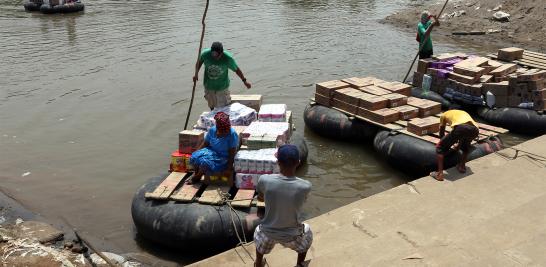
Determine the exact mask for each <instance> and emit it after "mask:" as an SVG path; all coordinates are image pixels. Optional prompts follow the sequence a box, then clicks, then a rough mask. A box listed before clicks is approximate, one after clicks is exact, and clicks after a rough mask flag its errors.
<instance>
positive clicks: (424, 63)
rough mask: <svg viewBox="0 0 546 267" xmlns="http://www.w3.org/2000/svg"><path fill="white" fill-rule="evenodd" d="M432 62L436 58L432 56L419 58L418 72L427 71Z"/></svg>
mask: <svg viewBox="0 0 546 267" xmlns="http://www.w3.org/2000/svg"><path fill="white" fill-rule="evenodd" d="M432 62H434V60H433V59H430V58H426V59H419V61H418V62H417V72H420V73H426V72H427V69H428V68H430V63H432Z"/></svg>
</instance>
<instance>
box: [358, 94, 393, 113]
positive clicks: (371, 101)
mask: <svg viewBox="0 0 546 267" xmlns="http://www.w3.org/2000/svg"><path fill="white" fill-rule="evenodd" d="M387 104H388V100H387V99H385V98H383V97H381V96H376V95H370V94H365V93H363V94H362V97H361V98H360V103H359V107H361V108H364V109H367V110H378V109H382V108H386V107H387Z"/></svg>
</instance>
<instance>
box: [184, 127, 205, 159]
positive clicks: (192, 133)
mask: <svg viewBox="0 0 546 267" xmlns="http://www.w3.org/2000/svg"><path fill="white" fill-rule="evenodd" d="M204 139H205V132H204V131H202V130H184V131H182V132H180V133H178V150H179V151H180V152H181V153H185V154H191V153H193V152H194V151H195V150H197V148H198V147H199V146H200V145H201V143H202V142H203V140H204Z"/></svg>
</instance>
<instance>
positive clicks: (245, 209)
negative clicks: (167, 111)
mask: <svg viewBox="0 0 546 267" xmlns="http://www.w3.org/2000/svg"><path fill="white" fill-rule="evenodd" d="M231 99H232V101H233V102H234V103H232V104H231V105H229V106H226V107H222V108H216V109H214V110H212V111H207V112H203V113H202V114H201V115H200V116H199V120H198V121H197V124H196V125H195V126H194V127H193V129H191V130H184V131H181V132H180V133H179V147H178V149H177V150H176V151H174V152H173V153H172V154H171V163H170V173H168V174H165V175H161V176H158V177H155V178H152V179H150V180H149V181H148V182H146V183H145V184H144V185H142V187H140V188H139V189H138V190H137V192H136V194H135V195H134V198H133V202H132V208H131V212H132V217H133V221H134V224H135V226H136V229H137V233H138V235H139V236H142V237H143V238H144V239H146V240H150V241H152V242H155V243H158V244H162V245H165V246H168V247H172V248H206V249H213V250H220V249H226V248H230V247H233V246H235V245H237V244H239V243H241V242H244V240H251V239H252V234H253V232H254V229H255V228H256V226H257V225H258V224H259V223H260V221H261V217H262V216H263V208H264V207H265V204H264V203H263V202H261V201H258V199H257V195H256V191H255V186H256V184H257V180H258V177H259V176H260V175H262V174H272V173H279V169H278V166H277V160H276V157H275V153H276V150H277V147H278V146H280V145H282V144H285V143H290V144H294V145H295V146H297V148H298V150H299V152H300V162H301V164H300V166H301V165H302V164H303V163H304V162H305V161H306V159H307V154H308V151H307V145H306V143H305V140H304V139H303V137H302V136H301V135H298V134H296V133H293V131H294V126H293V123H292V112H291V111H289V110H287V106H286V105H285V104H262V96H261V95H232V96H231ZM220 111H222V112H224V113H226V114H229V115H230V121H231V125H232V127H233V128H234V129H235V131H236V132H237V133H238V135H239V140H240V141H241V143H240V144H239V145H240V147H239V149H238V151H237V154H236V156H235V161H234V164H233V165H234V166H233V167H234V168H233V169H234V172H235V173H234V174H233V177H232V178H233V179H234V182H235V186H234V187H232V188H229V187H228V186H227V183H226V181H227V180H228V177H226V176H225V174H224V173H219V174H214V175H210V176H208V177H206V178H208V179H210V180H211V183H210V184H209V185H205V184H204V183H197V184H186V183H185V181H186V180H188V179H191V178H192V175H193V167H192V166H191V164H190V163H189V162H190V161H189V159H190V157H191V154H192V153H193V152H194V151H196V149H197V148H198V147H199V146H200V144H201V143H202V142H203V141H204V138H205V135H206V133H207V130H208V129H209V128H210V127H212V126H214V124H215V121H214V119H213V118H214V115H215V114H216V113H217V112H220Z"/></svg>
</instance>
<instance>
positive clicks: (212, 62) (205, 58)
mask: <svg viewBox="0 0 546 267" xmlns="http://www.w3.org/2000/svg"><path fill="white" fill-rule="evenodd" d="M203 64H205V73H204V79H203V80H204V81H203V84H204V85H205V99H206V100H207V103H208V105H209V108H210V109H214V108H216V107H223V106H227V105H229V104H230V103H231V97H230V92H229V90H228V88H229V77H228V69H230V70H232V71H234V72H235V73H237V76H239V78H241V80H242V81H243V83H244V84H245V86H246V88H247V89H250V87H251V84H250V83H249V82H247V80H246V78H245V75H244V74H243V72H242V71H241V68H239V67H238V66H237V63H236V62H235V59H233V56H232V55H231V53H229V52H227V51H224V47H223V45H222V43H220V42H214V43H212V46H211V48H207V49H204V50H203V52H201V56H200V57H199V62H197V65H196V66H195V67H196V68H197V70H196V72H195V73H199V70H200V69H201V66H202V65H203ZM197 79H198V78H197V76H194V77H193V81H194V82H196V81H197Z"/></svg>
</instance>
